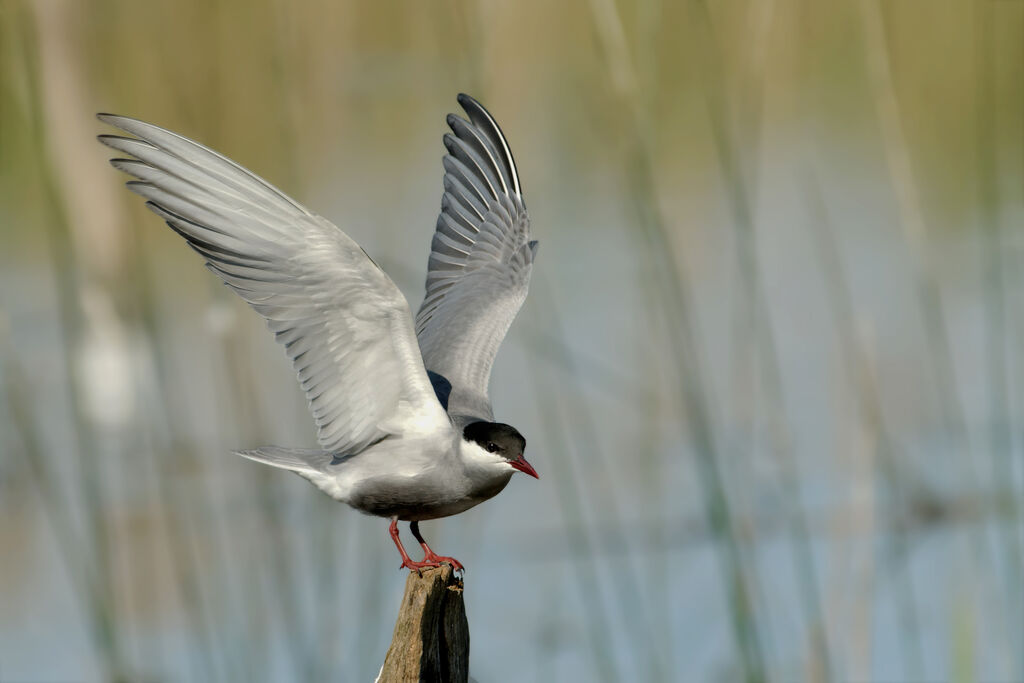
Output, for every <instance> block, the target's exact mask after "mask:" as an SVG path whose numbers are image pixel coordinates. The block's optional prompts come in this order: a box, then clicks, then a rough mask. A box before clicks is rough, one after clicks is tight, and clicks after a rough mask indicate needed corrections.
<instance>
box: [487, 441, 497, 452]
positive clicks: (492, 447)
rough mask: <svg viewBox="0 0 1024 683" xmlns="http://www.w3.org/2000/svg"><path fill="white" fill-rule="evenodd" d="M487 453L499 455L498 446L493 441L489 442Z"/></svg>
mask: <svg viewBox="0 0 1024 683" xmlns="http://www.w3.org/2000/svg"><path fill="white" fill-rule="evenodd" d="M487 452H488V453H497V452H498V444H496V443H494V442H493V441H488V442H487Z"/></svg>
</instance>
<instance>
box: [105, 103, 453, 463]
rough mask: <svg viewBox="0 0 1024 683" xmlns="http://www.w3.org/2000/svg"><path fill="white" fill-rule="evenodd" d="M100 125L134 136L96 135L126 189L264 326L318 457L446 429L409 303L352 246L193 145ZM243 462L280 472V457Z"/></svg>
mask: <svg viewBox="0 0 1024 683" xmlns="http://www.w3.org/2000/svg"><path fill="white" fill-rule="evenodd" d="M99 118H100V120H102V121H104V122H105V123H109V124H110V125H112V126H115V127H117V128H119V129H121V130H122V131H124V132H126V133H129V134H131V135H134V136H135V137H134V138H128V137H121V136H116V135H102V136H100V140H101V141H102V142H103V143H104V144H106V145H108V146H109V147H112V148H113V149H115V150H118V151H119V152H121V153H123V154H126V155H129V156H130V157H133V158H130V159H114V160H112V162H111V163H112V164H113V165H114V166H115V167H117V168H119V169H121V170H122V171H124V172H126V173H128V174H130V175H132V176H134V177H135V178H137V180H136V181H133V182H130V183H129V184H128V185H129V187H130V188H131V189H132V190H133V191H134V192H136V193H138V194H140V195H142V196H143V197H145V198H146V199H147V200H148V201H147V206H148V207H149V208H150V209H152V210H153V211H154V212H155V213H156V214H157V215H159V216H160V217H161V218H163V219H164V220H165V221H167V224H168V225H170V226H171V228H173V229H174V230H175V231H176V232H178V233H179V234H180V235H181V236H182V237H184V238H185V239H186V240H187V241H188V244H189V246H191V247H192V248H193V249H195V250H196V251H197V252H199V254H201V255H202V256H203V258H204V259H205V260H206V264H207V266H208V267H209V268H210V270H212V271H213V272H215V273H216V274H217V275H218V276H220V278H221V279H222V280H223V281H224V282H225V283H226V284H227V285H228V286H229V287H230V288H231V289H233V290H234V291H235V292H237V293H238V295H239V296H241V297H242V298H243V299H244V300H245V301H247V302H248V303H249V304H250V305H251V306H252V307H253V308H254V309H256V311H257V312H259V313H260V315H262V316H263V317H264V318H266V320H267V325H268V326H269V327H270V329H271V330H272V331H273V332H274V335H275V337H276V338H277V341H278V342H280V343H281V344H283V345H284V348H285V352H286V353H287V355H288V357H289V358H290V359H291V361H292V363H293V365H294V368H295V371H296V374H297V376H298V380H299V383H300V384H301V386H302V389H303V391H304V392H305V394H306V398H307V400H308V402H309V408H310V411H311V412H312V414H313V418H314V421H315V422H316V426H317V438H318V440H319V442H320V445H321V446H322V447H323V449H324V451H326V452H328V453H336V454H347V453H358V452H360V451H362V450H364V449H365V448H367V447H368V446H370V445H371V444H373V443H375V442H378V441H380V440H381V439H384V438H386V437H388V436H389V435H391V434H394V433H396V432H397V431H399V430H400V429H401V428H404V427H407V426H408V425H411V424H413V425H421V426H422V427H423V428H424V429H439V428H441V427H442V426H444V427H447V425H448V419H447V416H446V415H445V414H444V412H443V409H442V408H441V405H440V404H439V403H438V401H437V398H436V396H435V394H434V391H433V388H432V387H431V384H430V382H429V381H428V379H427V375H426V372H425V370H424V368H423V363H422V359H421V357H420V354H419V349H418V348H417V346H416V342H415V336H414V334H413V327H412V316H411V314H410V311H409V306H408V303H407V302H406V300H405V298H404V297H403V296H402V294H401V292H399V290H398V288H397V287H396V286H395V285H394V283H393V282H392V281H391V279H390V278H389V277H388V276H387V275H386V274H385V273H384V272H383V271H382V270H380V268H378V267H377V266H376V265H375V264H374V263H373V262H372V261H371V260H370V258H369V257H368V256H367V255H366V254H365V252H363V250H362V249H361V248H360V247H359V245H358V244H356V243H355V242H354V241H353V240H352V239H351V238H349V237H348V236H347V235H345V233H343V232H342V231H341V230H339V229H338V228H337V227H335V226H334V225H333V224H332V223H330V222H329V221H327V220H326V219H324V218H321V217H320V216H317V215H315V214H313V213H311V212H310V211H308V210H307V209H305V208H304V207H302V206H301V205H300V204H298V203H297V202H295V201H294V200H292V199H290V198H289V197H287V196H286V195H285V194H284V193H282V192H281V191H279V190H277V189H276V188H274V187H273V186H272V185H270V184H269V183H267V182H266V181H264V180H262V179H261V178H259V177H257V176H256V175H254V174H252V173H250V172H249V171H247V170H245V169H244V168H242V167H241V166H239V165H237V164H235V163H234V162H232V161H231V160H229V159H227V158H226V157H223V156H221V155H220V154H218V153H216V152H214V151H212V150H210V149H208V148H206V147H204V146H203V145H200V144H198V143H196V142H193V141H192V140H189V139H187V138H184V137H182V136H180V135H177V134H176V133H172V132H170V131H168V130H165V129H163V128H160V127H158V126H154V125H152V124H148V123H144V122H142V121H138V120H135V119H131V118H127V117H123V116H113V115H109V114H101V115H99ZM247 455H249V457H255V458H256V459H262V460H263V461H264V462H268V463H269V464H278V466H281V461H282V452H276V453H270V452H267V453H264V454H262V457H258V454H257V453H256V452H253V453H250V454H247ZM272 456H277V462H275V461H274V460H275V457H272Z"/></svg>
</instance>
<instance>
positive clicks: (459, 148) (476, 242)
mask: <svg viewBox="0 0 1024 683" xmlns="http://www.w3.org/2000/svg"><path fill="white" fill-rule="evenodd" d="M459 104H461V105H462V107H463V109H464V110H465V111H466V114H467V115H468V116H469V120H468V121H466V120H464V119H461V118H459V117H457V116H455V115H454V114H452V115H449V116H448V126H449V127H450V128H451V130H452V133H451V134H446V135H445V136H444V144H445V147H446V148H447V150H448V154H447V156H445V157H444V169H445V175H444V194H443V196H442V197H441V214H440V216H438V219H437V226H436V229H435V232H434V239H433V241H432V243H431V251H430V259H429V261H428V272H427V283H426V297H425V298H424V300H423V304H422V305H421V306H420V310H419V313H417V315H416V336H417V338H418V340H419V346H420V351H421V353H422V355H423V362H424V365H425V366H426V368H427V370H428V371H430V372H431V373H433V375H434V377H435V382H434V385H435V387H438V386H439V385H440V386H444V394H443V396H444V400H445V401H446V402H447V410H448V414H449V415H452V416H453V417H461V418H472V419H478V420H486V421H493V419H494V413H493V411H492V410H491V402H490V399H489V397H488V390H487V387H488V383H489V381H490V376H491V367H492V366H493V364H494V357H495V355H497V352H498V347H499V346H500V345H501V342H502V340H503V339H504V338H505V334H506V333H507V332H508V329H509V326H510V325H511V324H512V321H513V320H514V319H515V317H516V314H517V313H518V312H519V309H520V307H521V306H522V304H523V301H524V300H525V299H526V292H527V289H528V287H529V284H530V269H531V267H532V265H533V259H534V256H535V255H536V249H537V242H535V241H531V240H530V219H529V216H528V215H527V212H526V205H525V204H524V203H523V197H522V190H521V187H520V184H519V176H518V173H517V171H516V165H515V161H514V160H513V158H512V152H511V150H510V149H509V146H508V143H507V142H506V141H505V137H504V135H502V132H501V129H500V128H499V127H498V124H497V123H495V121H494V119H493V118H492V117H491V116H490V114H488V113H487V111H486V110H485V109H484V108H483V107H482V106H481V105H480V104H479V103H478V102H477V101H476V100H474V99H473V98H471V97H469V96H468V95H459ZM439 393H440V392H439Z"/></svg>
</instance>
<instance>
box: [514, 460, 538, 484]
mask: <svg viewBox="0 0 1024 683" xmlns="http://www.w3.org/2000/svg"><path fill="white" fill-rule="evenodd" d="M509 465H512V467H515V468H516V469H517V470H519V471H520V472H523V473H525V474H529V475H530V476H531V477H533V478H534V479H540V475H539V474H537V470H535V469H533V465H531V464H530V463H528V462H526V458H524V457H523V456H521V455H520V456H519V457H518V458H516V459H515V460H513V461H511V462H509Z"/></svg>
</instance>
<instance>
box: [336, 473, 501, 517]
mask: <svg viewBox="0 0 1024 683" xmlns="http://www.w3.org/2000/svg"><path fill="white" fill-rule="evenodd" d="M511 478H512V475H511V474H509V476H508V477H503V478H501V479H499V480H498V481H496V482H494V483H493V484H488V485H486V486H483V487H477V488H475V489H473V490H452V489H451V488H449V487H441V486H438V485H436V484H434V483H433V482H431V481H430V480H429V479H427V478H423V479H405V480H403V481H395V480H394V479H388V478H386V477H381V478H374V479H369V480H367V481H364V482H362V483H361V484H360V486H359V489H358V490H356V491H355V492H353V493H352V495H351V496H350V497H349V500H348V504H349V505H351V506H352V507H354V508H355V509H357V510H359V511H360V512H363V513H366V514H368V515H375V516H377V517H389V518H391V517H397V518H398V519H400V520H402V521H403V522H421V521H424V520H427V519H437V518H439V517H448V516H450V515H457V514H459V513H460V512H464V511H466V510H468V509H469V508H471V507H473V506H474V505H478V504H480V503H482V502H484V501H485V500H487V499H488V498H493V497H494V496H496V495H497V494H498V493H500V492H501V490H502V489H503V488H505V486H506V485H507V484H508V482H509V479H511Z"/></svg>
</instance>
